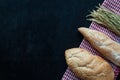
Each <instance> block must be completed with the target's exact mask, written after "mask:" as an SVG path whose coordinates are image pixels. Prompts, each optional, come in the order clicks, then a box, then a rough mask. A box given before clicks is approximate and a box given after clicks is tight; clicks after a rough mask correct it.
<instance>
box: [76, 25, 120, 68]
mask: <svg viewBox="0 0 120 80" xmlns="http://www.w3.org/2000/svg"><path fill="white" fill-rule="evenodd" d="M78 30H79V32H80V33H81V34H83V36H84V37H85V39H86V40H88V41H89V43H90V44H91V45H92V46H93V47H94V48H95V49H96V50H97V51H99V52H100V53H101V54H102V55H103V56H104V57H105V58H107V59H108V60H110V61H111V62H112V63H114V64H115V65H117V66H119V67H120V44H119V43H117V42H115V41H113V40H112V39H111V38H109V37H108V36H107V35H106V34H104V33H102V32H100V31H97V30H92V29H89V28H84V27H81V28H78Z"/></svg>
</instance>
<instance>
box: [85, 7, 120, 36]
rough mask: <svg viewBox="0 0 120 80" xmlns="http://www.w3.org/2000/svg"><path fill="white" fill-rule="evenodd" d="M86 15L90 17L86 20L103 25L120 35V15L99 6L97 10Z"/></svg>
mask: <svg viewBox="0 0 120 80" xmlns="http://www.w3.org/2000/svg"><path fill="white" fill-rule="evenodd" d="M88 17H90V18H88V19H87V20H90V21H94V22H96V23H98V24H101V25H104V26H105V27H107V28H108V29H109V30H111V31H112V32H115V33H116V34H118V35H120V15H118V14H116V13H114V12H112V11H110V10H108V9H106V8H105V7H103V6H101V7H97V10H93V11H92V12H91V13H90V14H89V15H88Z"/></svg>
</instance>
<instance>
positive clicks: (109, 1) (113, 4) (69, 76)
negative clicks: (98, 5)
mask: <svg viewBox="0 0 120 80" xmlns="http://www.w3.org/2000/svg"><path fill="white" fill-rule="evenodd" d="M102 6H104V7H106V8H107V9H109V10H111V11H113V12H114V13H117V14H120V0H105V1H104V2H103V4H102ZM89 28H90V29H94V30H98V31H101V32H103V33H105V34H106V35H108V36H109V37H110V38H111V39H113V40H114V41H116V42H119V41H120V37H119V36H117V35H115V34H114V33H112V32H110V31H109V30H107V29H106V28H104V27H102V26H100V25H98V24H97V23H94V22H92V23H91V25H90V27H89ZM80 47H81V48H84V49H87V50H89V51H91V52H92V53H94V54H95V55H99V56H101V55H100V54H99V52H97V51H96V50H95V49H94V48H93V47H92V46H91V45H90V44H89V43H88V42H87V41H86V40H85V39H83V41H82V42H81V44H80ZM101 57H102V56H101ZM109 63H110V64H111V66H112V68H113V70H114V73H115V78H114V80H116V78H117V76H118V75H119V73H120V67H117V66H116V65H114V64H112V63H111V62H109ZM62 80H81V79H78V78H77V77H76V76H75V74H74V73H73V72H72V71H71V70H70V69H69V68H67V70H66V72H65V73H64V75H63V77H62Z"/></svg>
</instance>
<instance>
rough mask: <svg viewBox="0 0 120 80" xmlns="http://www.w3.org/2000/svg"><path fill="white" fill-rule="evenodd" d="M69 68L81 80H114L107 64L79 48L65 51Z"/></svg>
mask: <svg viewBox="0 0 120 80" xmlns="http://www.w3.org/2000/svg"><path fill="white" fill-rule="evenodd" d="M65 58H66V62H67V64H68V66H69V68H70V69H71V70H72V71H73V72H74V73H75V74H76V76H77V77H78V78H80V79H83V80H114V72H113V70H112V67H111V66H110V64H109V63H108V62H106V61H105V60H104V59H102V58H101V57H99V56H95V55H93V54H92V53H90V52H89V51H87V50H85V49H81V48H72V49H68V50H66V51H65Z"/></svg>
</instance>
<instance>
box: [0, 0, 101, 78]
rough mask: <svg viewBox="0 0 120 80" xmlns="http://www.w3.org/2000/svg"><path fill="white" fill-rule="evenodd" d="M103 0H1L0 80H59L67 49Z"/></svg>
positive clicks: (77, 39) (74, 44)
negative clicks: (88, 16)
mask: <svg viewBox="0 0 120 80" xmlns="http://www.w3.org/2000/svg"><path fill="white" fill-rule="evenodd" d="M102 2H103V0H0V80H60V79H61V77H62V75H63V74H64V72H65V70H66V68H67V65H66V63H65V59H64V51H65V50H66V49H68V48H72V47H78V46H79V44H80V43H81V41H82V39H83V37H82V35H80V33H79V32H78V31H77V28H78V27H79V26H86V27H88V26H89V25H90V22H88V21H86V15H87V14H89V10H92V9H93V8H95V6H97V5H98V3H102Z"/></svg>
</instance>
